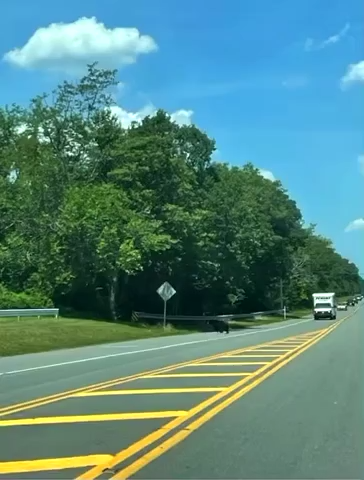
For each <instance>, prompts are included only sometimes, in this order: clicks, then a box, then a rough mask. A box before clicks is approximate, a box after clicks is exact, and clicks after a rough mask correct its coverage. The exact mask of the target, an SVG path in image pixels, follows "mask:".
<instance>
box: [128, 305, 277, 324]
mask: <svg viewBox="0 0 364 480" xmlns="http://www.w3.org/2000/svg"><path fill="white" fill-rule="evenodd" d="M275 313H276V314H277V313H278V314H279V313H281V314H282V315H283V316H284V317H285V316H286V309H285V308H283V309H280V310H269V311H265V312H253V313H237V314H231V315H196V316H193V315H167V320H175V321H208V320H221V321H223V320H226V321H231V320H240V319H247V320H251V321H253V320H255V319H257V318H259V317H262V316H264V315H272V314H275ZM163 318H164V317H163V314H159V313H146V312H133V314H132V320H133V321H134V322H137V321H139V320H142V319H146V320H147V319H148V320H162V321H163Z"/></svg>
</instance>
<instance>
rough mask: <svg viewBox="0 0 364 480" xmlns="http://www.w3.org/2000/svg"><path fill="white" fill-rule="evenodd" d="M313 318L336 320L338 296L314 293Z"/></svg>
mask: <svg viewBox="0 0 364 480" xmlns="http://www.w3.org/2000/svg"><path fill="white" fill-rule="evenodd" d="M312 298H313V317H314V319H315V320H318V319H319V318H329V319H330V320H336V310H337V307H336V295H335V293H313V294H312Z"/></svg>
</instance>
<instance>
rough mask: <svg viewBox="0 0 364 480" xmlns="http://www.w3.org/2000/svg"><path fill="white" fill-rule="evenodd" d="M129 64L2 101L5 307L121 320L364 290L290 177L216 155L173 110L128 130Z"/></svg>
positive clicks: (0, 274) (1, 279)
mask: <svg viewBox="0 0 364 480" xmlns="http://www.w3.org/2000/svg"><path fill="white" fill-rule="evenodd" d="M115 84H116V72H113V71H107V70H100V69H98V68H97V65H92V66H89V69H88V74H87V75H86V76H85V77H84V78H82V79H81V80H80V81H79V82H77V83H70V82H65V83H63V84H61V85H60V86H59V87H58V88H57V90H56V91H55V92H53V93H52V95H42V96H39V97H37V98H35V99H34V100H33V101H32V102H31V104H30V106H29V108H26V109H25V108H21V107H19V106H10V107H6V108H3V109H1V110H0V306H1V307H2V308H11V307H14V308H16V307H18V308H21V307H36V306H45V305H51V304H56V305H57V306H60V307H61V308H64V309H67V308H71V309H74V310H78V311H84V312H85V311H87V312H90V313H93V314H98V315H102V316H108V317H112V318H114V319H116V318H118V317H124V318H125V316H127V315H130V312H131V311H132V310H143V311H150V312H152V311H160V308H161V300H160V298H159V297H158V295H157V294H156V289H157V288H158V287H159V285H160V284H161V283H163V282H164V281H165V280H168V281H169V282H170V283H171V284H172V285H173V286H174V288H175V289H176V290H177V292H178V293H177V295H176V296H175V297H174V298H173V300H171V304H170V305H171V309H173V311H174V312H175V313H184V314H200V313H202V312H214V313H227V312H241V311H254V310H260V309H271V308H275V307H278V306H279V305H280V303H281V300H282V299H281V293H282V292H283V301H284V303H285V304H288V305H290V306H291V307H293V306H297V305H304V304H307V303H308V302H310V299H311V294H312V293H313V292H314V291H335V292H337V294H339V295H346V294H352V293H355V292H357V291H360V282H361V279H360V277H359V273H358V269H357V267H356V266H355V265H354V264H352V263H350V262H349V261H348V260H346V259H345V258H342V257H341V256H340V255H339V254H338V253H337V252H336V251H335V249H334V247H333V245H332V243H331V242H330V241H329V240H327V239H326V238H323V237H321V236H319V235H317V234H316V233H315V229H314V227H313V226H310V227H308V228H307V227H305V226H304V223H303V219H302V215H301V212H300V210H299V208H298V206H297V205H296V203H295V202H294V201H293V200H292V199H291V198H290V197H289V196H288V194H287V192H286V190H285V189H284V187H283V186H282V184H281V183H280V182H279V181H275V182H271V181H269V180H267V179H265V178H263V177H262V176H261V175H260V174H259V171H258V170H257V169H256V168H255V167H254V166H253V165H252V164H248V165H245V166H244V167H242V168H241V167H232V166H229V165H226V164H222V163H218V162H214V161H212V159H211V157H212V154H213V152H214V150H215V142H214V140H212V139H211V138H209V137H208V135H207V134H206V133H204V132H203V131H201V130H199V129H198V128H197V127H196V126H195V125H183V126H179V125H177V124H176V123H174V122H173V121H172V120H171V118H170V116H169V115H168V114H166V113H165V112H164V111H161V110H160V111H158V112H157V113H156V114H155V115H152V116H149V117H146V118H145V119H144V120H143V121H142V122H141V123H135V124H133V125H132V126H131V127H130V128H128V129H125V128H123V127H122V126H121V125H120V123H119V122H118V120H117V118H116V117H115V116H113V114H112V111H111V109H110V108H109V107H110V106H111V105H112V96H111V95H109V93H108V92H110V88H112V87H113V86H114V85H115Z"/></svg>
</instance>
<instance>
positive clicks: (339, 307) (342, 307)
mask: <svg viewBox="0 0 364 480" xmlns="http://www.w3.org/2000/svg"><path fill="white" fill-rule="evenodd" d="M337 309H338V310H347V309H348V305H347V303H346V302H345V303H339V304H338V306H337Z"/></svg>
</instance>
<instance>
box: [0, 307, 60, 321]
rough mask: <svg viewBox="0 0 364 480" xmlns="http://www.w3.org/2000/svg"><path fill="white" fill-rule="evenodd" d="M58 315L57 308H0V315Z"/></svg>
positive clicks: (18, 316)
mask: <svg viewBox="0 0 364 480" xmlns="http://www.w3.org/2000/svg"><path fill="white" fill-rule="evenodd" d="M58 316H59V308H14V309H9V310H0V317H17V318H18V319H20V318H21V317H38V318H40V317H55V318H58Z"/></svg>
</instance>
